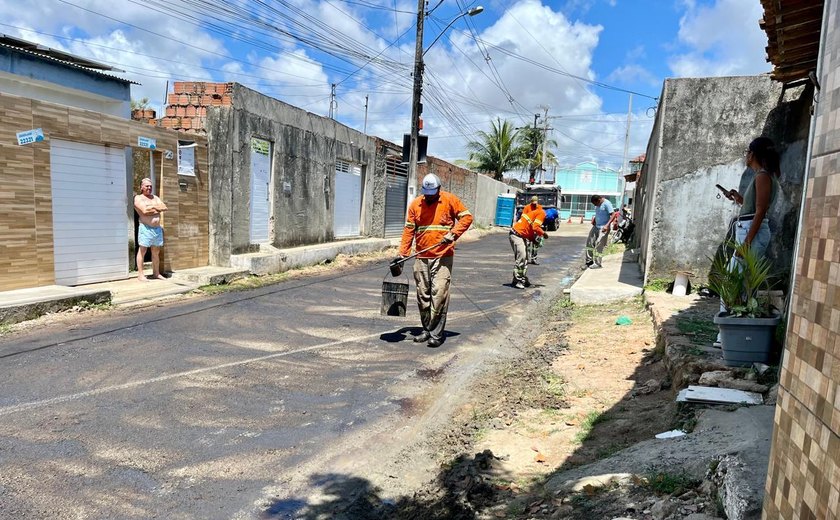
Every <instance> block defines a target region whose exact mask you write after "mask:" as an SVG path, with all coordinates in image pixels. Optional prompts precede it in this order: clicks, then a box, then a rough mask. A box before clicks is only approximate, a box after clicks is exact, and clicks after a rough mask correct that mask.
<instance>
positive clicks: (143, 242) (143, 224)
mask: <svg viewBox="0 0 840 520" xmlns="http://www.w3.org/2000/svg"><path fill="white" fill-rule="evenodd" d="M134 209H135V210H136V211H137V215H139V217H140V228H139V229H138V231H137V243H138V245H139V246H140V247H139V248H138V249H137V273H138V274H137V279H138V280H140V281H141V282H145V281H146V280H147V278H146V275H145V274H144V273H143V258H144V257H145V256H146V250H147V249H148V248H150V247H151V248H152V277H153V278H157V279H159V280H165V278H164V276H163V275H162V274H160V248H161V247H162V246H163V228H162V227H161V226H160V214H161V213H163V212H164V211H166V204H164V203H163V201H162V200H160V198H159V197H157V196H156V195H153V194H152V181H151V179H148V178H146V179H143V180H142V181H140V195H136V196H135V197H134Z"/></svg>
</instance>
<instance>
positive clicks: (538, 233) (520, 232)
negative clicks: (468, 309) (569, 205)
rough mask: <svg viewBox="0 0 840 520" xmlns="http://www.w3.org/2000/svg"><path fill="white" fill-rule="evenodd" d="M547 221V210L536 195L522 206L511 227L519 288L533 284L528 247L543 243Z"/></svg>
mask: <svg viewBox="0 0 840 520" xmlns="http://www.w3.org/2000/svg"><path fill="white" fill-rule="evenodd" d="M543 221H545V210H543V207H542V206H540V204H539V198H538V197H537V196H536V195H534V196H533V197H531V203H530V204H528V205H527V206H525V207H524V208H522V216H520V217H519V220H517V221H516V222H515V223H514V224H513V226H512V227H511V228H510V237H509V238H510V247H511V249H513V282H511V283H512V285H513V286H514V287H516V288H517V289H524V288H525V287H528V286H530V285H531V282H530V281H529V280H528V248H529V246H530V244H532V243H533V244H542V240H543V239H544V238H545V231H543V228H542V224H543Z"/></svg>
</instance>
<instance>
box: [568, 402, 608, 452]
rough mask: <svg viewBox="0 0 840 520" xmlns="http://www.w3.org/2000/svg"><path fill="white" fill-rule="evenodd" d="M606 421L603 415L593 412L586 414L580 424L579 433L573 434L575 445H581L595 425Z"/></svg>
mask: <svg viewBox="0 0 840 520" xmlns="http://www.w3.org/2000/svg"><path fill="white" fill-rule="evenodd" d="M606 420H607V418H606V416H605V415H604V414H603V413H601V412H597V411H595V410H593V411H591V412H589V413H588V414H586V417H584V419H583V421H581V423H580V431H578V432H577V433H576V434H575V442H576V443H577V444H582V443H583V441H584V440H586V438H587V437H588V436H589V434H590V433H592V430H593V429H594V428H595V425H596V424H598V423H602V422H604V421H606Z"/></svg>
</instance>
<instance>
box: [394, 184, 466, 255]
mask: <svg viewBox="0 0 840 520" xmlns="http://www.w3.org/2000/svg"><path fill="white" fill-rule="evenodd" d="M472 222H473V216H472V213H470V210H468V209H467V207H466V206H464V203H463V202H461V199H459V198H458V197H456V196H455V195H453V194H452V193H449V192H447V191H441V192H440V197H439V198H438V200H437V201H436V202H434V203H433V204H428V203H426V199H425V197H423V196H422V195H421V196H419V197H417V198H416V199H414V200H413V201H411V205H410V206H409V207H408V213H407V215H406V217H405V228H404V229H403V234H402V243H400V255H402V256H408V255H410V254H411V244H412V242H414V248H415V249H416V250H417V251H422V250H423V249H426V248H427V247H431V246H433V245H435V244H437V243H439V242H440V241H441V240H443V237H444V235H446V234H447V233H449V232H452V234H453V235H455V237H456V238H458V237H460V236H461V235H463V234H464V232H465V231H466V230H468V229H469V228H470V226H471V225H472ZM454 254H455V244H454V243H452V244H443V245H441V246H440V247H436V248H434V249H432V250H430V251H427V252H425V253H423V254H421V255H419V257H420V258H440V257H444V256H452V255H454Z"/></svg>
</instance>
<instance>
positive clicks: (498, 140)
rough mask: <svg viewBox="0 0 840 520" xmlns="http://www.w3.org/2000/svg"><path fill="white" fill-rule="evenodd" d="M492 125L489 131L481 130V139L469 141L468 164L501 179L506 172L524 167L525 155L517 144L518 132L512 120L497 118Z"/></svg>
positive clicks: (479, 134)
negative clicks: (511, 122)
mask: <svg viewBox="0 0 840 520" xmlns="http://www.w3.org/2000/svg"><path fill="white" fill-rule="evenodd" d="M491 125H492V128H491V129H490V132H489V133H488V132H484V131H479V132H478V137H479V140H477V141H470V142H469V143H467V150H468V151H469V161H468V164H469V166H470V167H471V168H473V169H475V170H478V171H480V172H485V173H489V174H492V176H493V178H494V179H496V180H497V181H500V180H502V175H503V174H504V172H506V171H510V170H513V169H516V168H520V167H522V166H523V165H524V162H523V159H524V157H523V156H522V154H521V148H520V147H519V146H518V145H517V142H518V132H517V130H516V129H515V128H514V127H513V125H512V124H510V122H508V121H507V120H505V121H502V120H501V119H499V118H496V121H494V122H492V123H491Z"/></svg>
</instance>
